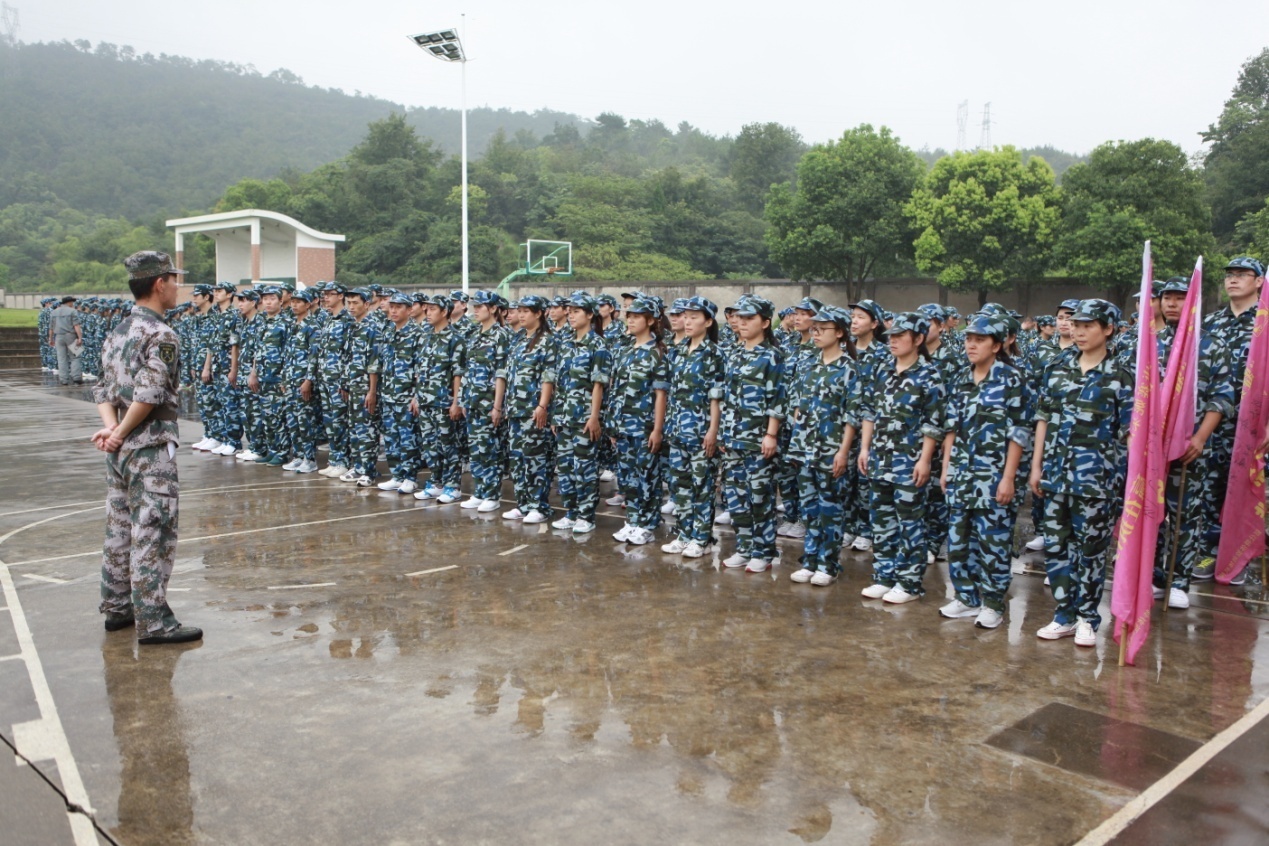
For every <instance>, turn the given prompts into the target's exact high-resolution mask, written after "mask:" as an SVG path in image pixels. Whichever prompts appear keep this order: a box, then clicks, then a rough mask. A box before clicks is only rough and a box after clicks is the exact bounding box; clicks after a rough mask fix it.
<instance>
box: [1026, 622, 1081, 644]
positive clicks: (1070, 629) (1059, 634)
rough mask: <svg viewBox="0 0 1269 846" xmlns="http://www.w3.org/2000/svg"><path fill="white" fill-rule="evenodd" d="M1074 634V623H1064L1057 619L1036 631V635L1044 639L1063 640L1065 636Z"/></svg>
mask: <svg viewBox="0 0 1269 846" xmlns="http://www.w3.org/2000/svg"><path fill="white" fill-rule="evenodd" d="M1074 634H1075V624H1074V623H1068V624H1066V625H1063V624H1062V623H1059V622H1058V621H1057V620H1054V621H1053V622H1052V623H1049V624H1048V625H1047V626H1045V627H1044V628H1042V629H1040V631H1038V632H1036V633H1035V636H1036V637H1038V638H1041V639H1042V640H1061V639H1062V638H1064V637H1072V636H1074Z"/></svg>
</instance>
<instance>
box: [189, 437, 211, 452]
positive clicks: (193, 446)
mask: <svg viewBox="0 0 1269 846" xmlns="http://www.w3.org/2000/svg"><path fill="white" fill-rule="evenodd" d="M210 440H211V438H203V439H202V440H201V441H199V442H198V443H196V444H190V445H189V448H190V449H199V450H202V449H207V442H208V441H210Z"/></svg>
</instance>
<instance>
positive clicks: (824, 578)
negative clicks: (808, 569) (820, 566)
mask: <svg viewBox="0 0 1269 846" xmlns="http://www.w3.org/2000/svg"><path fill="white" fill-rule="evenodd" d="M835 581H837V575H836V574H835V573H830V572H828V571H827V570H816V571H815V575H814V576H811V584H813V585H815V586H816V587H828V586H829V585H831V584H832V583H833V582H835Z"/></svg>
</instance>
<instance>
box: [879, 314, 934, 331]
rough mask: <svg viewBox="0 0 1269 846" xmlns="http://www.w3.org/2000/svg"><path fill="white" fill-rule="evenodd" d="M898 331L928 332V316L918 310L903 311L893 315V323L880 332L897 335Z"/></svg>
mask: <svg viewBox="0 0 1269 846" xmlns="http://www.w3.org/2000/svg"><path fill="white" fill-rule="evenodd" d="M900 332H913V333H915V334H917V335H928V334H929V333H930V318H928V317H926V316H925V315H924V314H922V313H921V312H919V311H905V312H901V313H899V314H896V315H895V316H894V325H892V326H891V327H890V328H889V329H887V330H886V331H885V332H883V333H882V334H883V335H885V336H886V337H889V336H890V335H898V334H899V333H900Z"/></svg>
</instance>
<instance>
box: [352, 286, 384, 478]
mask: <svg viewBox="0 0 1269 846" xmlns="http://www.w3.org/2000/svg"><path fill="white" fill-rule="evenodd" d="M350 293H351V294H353V295H361V296H363V297H365V298H366V299H367V301H369V297H368V296H367V295H368V294H370V291H368V290H367V289H365V288H356V289H354V290H353V291H351V292H350ZM371 296H373V295H371ZM368 318H369V315H366V317H363V318H362V319H361V320H359V321H356V322H355V323H353V324H352V326H351V328H350V329H349V332H348V346H347V347H346V348H345V351H344V381H343V384H344V390H346V391H347V392H348V400H347V403H346V406H347V408H348V457H349V462H350V463H349V465H348V469H349V470H350V471H352V472H353V473H355V474H356V475H357V476H358V477H363V476H364V477H366V478H368V479H369V480H370V481H372V482H373V481H374V480H375V479H376V478H378V476H379V469H378V463H379V431H380V425H381V424H380V417H379V408H378V406H377V404H376V406H375V409H374V411H371V410H370V408H368V407H367V400H368V399H369V398H370V397H371V396H372V395H375V394H376V393H377V388H378V385H377V383H378V378H377V377H378V375H379V371H380V360H379V330H378V328H377V323H378V321H372V320H369V319H368ZM371 377H376V378H373V379H372V378H371ZM372 383H373V384H372ZM376 401H377V397H376Z"/></svg>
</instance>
